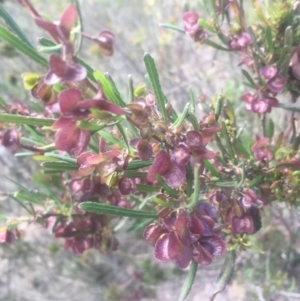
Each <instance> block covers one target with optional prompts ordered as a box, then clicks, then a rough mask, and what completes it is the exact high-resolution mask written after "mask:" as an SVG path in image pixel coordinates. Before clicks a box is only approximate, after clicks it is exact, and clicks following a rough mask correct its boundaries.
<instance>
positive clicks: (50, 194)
mask: <svg viewBox="0 0 300 301" xmlns="http://www.w3.org/2000/svg"><path fill="white" fill-rule="evenodd" d="M33 182H34V183H36V184H37V185H38V186H39V187H40V189H41V190H44V191H45V193H46V194H47V196H48V197H50V198H52V200H54V201H55V203H56V204H57V205H60V204H61V202H60V199H59V198H58V197H57V195H56V193H53V192H52V191H51V190H50V189H49V187H48V186H47V185H45V184H44V183H43V182H42V181H40V180H38V179H36V178H35V179H34V180H33Z"/></svg>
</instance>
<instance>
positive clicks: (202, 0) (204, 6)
mask: <svg viewBox="0 0 300 301" xmlns="http://www.w3.org/2000/svg"><path fill="white" fill-rule="evenodd" d="M199 2H200V5H201V6H202V8H203V10H204V11H205V13H206V15H207V16H208V17H210V16H211V13H210V10H209V9H208V7H207V5H206V4H207V0H199Z"/></svg>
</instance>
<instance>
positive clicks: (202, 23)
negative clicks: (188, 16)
mask: <svg viewBox="0 0 300 301" xmlns="http://www.w3.org/2000/svg"><path fill="white" fill-rule="evenodd" d="M198 24H199V25H200V26H201V27H203V28H204V29H206V30H208V31H210V32H213V33H215V32H216V29H215V28H214V27H213V26H212V25H210V24H209V23H208V22H207V21H205V20H204V19H199V20H198Z"/></svg>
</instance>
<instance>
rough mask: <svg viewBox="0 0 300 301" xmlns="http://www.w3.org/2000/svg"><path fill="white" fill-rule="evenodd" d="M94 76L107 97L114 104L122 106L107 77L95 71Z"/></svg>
mask: <svg viewBox="0 0 300 301" xmlns="http://www.w3.org/2000/svg"><path fill="white" fill-rule="evenodd" d="M93 75H94V78H95V80H96V81H98V82H100V84H101V86H102V89H103V92H104V94H105V96H106V97H107V98H108V99H109V100H110V101H111V102H113V103H114V104H116V105H120V104H119V99H118V96H117V95H116V94H115V92H114V90H113V88H112V86H111V84H110V82H109V80H108V79H107V78H106V77H105V75H104V74H102V73H101V72H100V71H94V72H93Z"/></svg>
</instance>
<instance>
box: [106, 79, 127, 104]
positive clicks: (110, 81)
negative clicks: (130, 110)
mask: <svg viewBox="0 0 300 301" xmlns="http://www.w3.org/2000/svg"><path fill="white" fill-rule="evenodd" d="M105 77H106V78H107V80H108V81H109V84H110V86H111V88H112V90H113V92H114V94H115V97H116V99H118V103H117V104H118V105H119V106H120V107H122V108H124V107H125V106H126V103H125V102H124V100H123V99H122V96H121V93H120V92H119V90H118V88H117V86H116V84H115V82H114V81H113V79H112V77H111V76H110V75H109V74H108V73H105Z"/></svg>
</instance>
